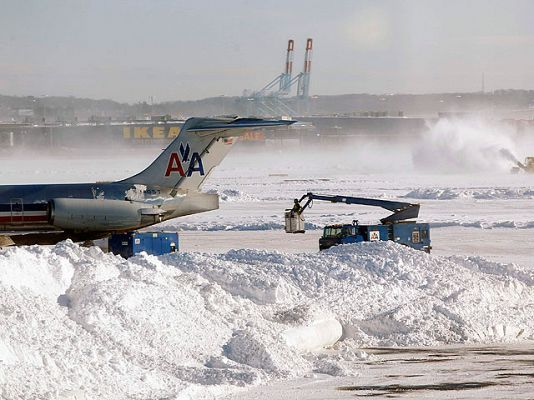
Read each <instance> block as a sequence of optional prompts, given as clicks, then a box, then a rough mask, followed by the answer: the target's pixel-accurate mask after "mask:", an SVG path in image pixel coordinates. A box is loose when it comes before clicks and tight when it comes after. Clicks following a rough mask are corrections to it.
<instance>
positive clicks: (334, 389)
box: [225, 343, 534, 400]
mask: <svg viewBox="0 0 534 400" xmlns="http://www.w3.org/2000/svg"><path fill="white" fill-rule="evenodd" d="M533 346H534V343H525V344H522V345H507V346H480V347H472V346H462V347H456V346H452V347H451V346H449V347H432V348H373V349H366V352H367V353H368V354H370V355H371V357H372V356H375V357H377V358H375V359H369V360H362V361H359V362H357V365H358V367H359V374H358V376H356V377H343V378H336V377H331V376H328V375H319V374H312V375H310V376H308V377H305V378H299V379H296V380H290V381H286V382H276V383H272V384H269V385H266V386H260V387H257V388H253V389H251V390H250V391H248V392H245V393H239V394H234V395H230V396H228V397H226V398H225V399H226V400H251V399H254V400H289V399H306V400H323V399H353V398H355V397H372V398H374V399H390V398H398V399H436V400H440V399H525V400H526V399H532V393H534V379H533V378H534V351H533V350H532V348H533Z"/></svg>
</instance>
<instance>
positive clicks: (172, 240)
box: [108, 231, 179, 258]
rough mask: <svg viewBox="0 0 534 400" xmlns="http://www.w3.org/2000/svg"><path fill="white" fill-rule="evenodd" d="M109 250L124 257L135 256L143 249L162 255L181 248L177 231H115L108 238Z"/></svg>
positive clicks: (149, 252)
mask: <svg viewBox="0 0 534 400" xmlns="http://www.w3.org/2000/svg"><path fill="white" fill-rule="evenodd" d="M108 250H109V252H110V253H113V254H117V255H120V256H122V257H123V258H129V257H133V256H134V255H136V254H139V253H141V252H142V251H144V252H146V253H148V254H152V255H155V256H160V255H162V254H167V253H174V252H176V251H178V250H179V242H178V233H177V232H138V231H132V232H126V233H114V234H112V235H111V236H110V237H109V239H108Z"/></svg>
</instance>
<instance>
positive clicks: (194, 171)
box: [0, 117, 293, 245]
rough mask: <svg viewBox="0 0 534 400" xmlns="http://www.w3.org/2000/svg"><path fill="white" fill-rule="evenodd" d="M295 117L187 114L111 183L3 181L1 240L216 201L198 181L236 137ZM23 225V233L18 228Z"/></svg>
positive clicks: (198, 208) (81, 235)
mask: <svg viewBox="0 0 534 400" xmlns="http://www.w3.org/2000/svg"><path fill="white" fill-rule="evenodd" d="M292 123H293V121H285V120H265V119H255V118H237V117H233V118H190V119H188V120H187V121H186V122H185V123H184V125H183V126H182V128H181V130H180V133H179V134H178V136H177V137H176V138H175V139H174V140H173V141H172V142H171V143H170V144H169V146H167V148H166V149H165V150H164V151H163V152H162V153H161V154H160V156H159V157H158V158H156V160H154V162H153V163H152V164H150V165H149V166H148V167H147V168H146V169H145V170H144V171H142V172H140V173H138V174H137V175H134V176H132V177H130V178H126V179H123V180H121V181H116V182H104V183H102V182H96V183H75V184H42V185H41V184H38V185H4V186H0V235H1V237H0V245H12V244H53V243H57V242H59V241H61V240H64V239H67V238H70V239H72V240H74V241H85V240H93V239H99V238H103V237H106V236H108V235H110V234H111V233H116V232H126V231H130V230H134V229H139V228H143V227H147V226H150V225H153V224H157V223H159V222H162V221H166V220H169V219H173V218H177V217H181V216H184V215H190V214H195V213H200V212H204V211H211V210H215V209H217V208H219V196H218V195H217V194H212V193H202V192H201V191H200V188H201V186H202V184H203V183H204V181H205V180H206V178H207V177H208V176H209V174H210V173H211V171H212V170H213V168H215V167H216V166H217V165H219V163H220V162H221V161H222V159H223V158H224V157H225V156H226V154H228V151H229V150H230V148H231V147H232V145H233V144H234V142H235V139H234V138H235V137H238V136H240V135H242V134H244V133H245V132H247V131H250V130H252V129H261V128H268V127H276V126H282V125H290V124H292ZM23 232H24V233H23Z"/></svg>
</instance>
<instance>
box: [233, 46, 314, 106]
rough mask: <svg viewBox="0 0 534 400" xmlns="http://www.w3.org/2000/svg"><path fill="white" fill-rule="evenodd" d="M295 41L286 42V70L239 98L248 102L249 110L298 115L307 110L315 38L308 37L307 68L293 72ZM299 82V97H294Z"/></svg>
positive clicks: (297, 93)
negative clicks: (292, 94) (294, 90)
mask: <svg viewBox="0 0 534 400" xmlns="http://www.w3.org/2000/svg"><path fill="white" fill-rule="evenodd" d="M294 46H295V42H294V40H293V39H289V41H288V42H287V52H286V62H285V67H284V71H283V72H282V73H281V74H280V75H278V76H276V77H275V78H274V79H273V80H271V81H270V82H269V83H268V84H266V85H265V86H264V87H263V88H262V89H260V90H258V91H255V92H252V93H250V94H249V95H247V93H245V95H244V96H243V97H242V98H241V99H240V101H241V102H242V103H244V104H245V105H246V106H245V108H246V114H248V115H256V116H262V115H263V116H281V115H287V116H295V115H302V114H307V113H308V108H309V97H310V76H311V60H312V50H313V39H311V38H308V39H307V40H306V51H305V53H304V68H303V71H302V72H300V73H299V74H297V75H295V76H293V52H294ZM295 85H296V87H297V92H296V97H291V92H292V88H293V87H294V86H295Z"/></svg>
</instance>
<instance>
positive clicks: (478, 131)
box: [412, 118, 517, 173]
mask: <svg viewBox="0 0 534 400" xmlns="http://www.w3.org/2000/svg"><path fill="white" fill-rule="evenodd" d="M513 135H514V131H513V129H512V128H509V127H506V126H505V125H503V124H499V123H496V122H490V121H487V120H483V119H478V118H471V119H454V118H453V119H449V118H443V119H440V120H438V121H437V122H436V123H435V124H434V125H431V126H430V125H429V130H428V132H427V135H426V136H424V137H423V139H422V140H421V142H420V143H419V144H417V145H416V146H415V148H414V150H413V154H412V159H413V163H414V166H415V167H416V168H424V170H425V171H431V172H440V173H472V172H482V171H486V172H489V171H499V170H501V171H506V170H508V169H509V168H510V166H511V165H510V162H513V163H516V162H517V159H516V157H515V156H514V155H513V154H514V150H515V144H514V141H513Z"/></svg>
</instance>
